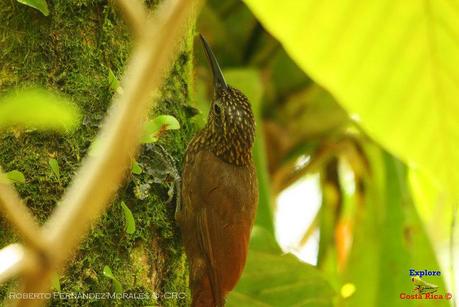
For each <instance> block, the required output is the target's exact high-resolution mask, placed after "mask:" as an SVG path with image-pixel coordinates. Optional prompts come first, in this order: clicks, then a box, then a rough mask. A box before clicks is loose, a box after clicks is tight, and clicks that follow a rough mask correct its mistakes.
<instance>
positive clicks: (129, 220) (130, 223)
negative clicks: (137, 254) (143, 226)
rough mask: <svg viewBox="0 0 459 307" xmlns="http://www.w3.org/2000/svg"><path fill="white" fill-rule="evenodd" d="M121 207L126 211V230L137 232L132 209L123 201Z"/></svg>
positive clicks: (129, 232)
mask: <svg viewBox="0 0 459 307" xmlns="http://www.w3.org/2000/svg"><path fill="white" fill-rule="evenodd" d="M121 208H123V212H124V221H125V222H126V232H127V233H128V234H130V235H131V234H133V233H134V232H135V220H134V216H133V215H132V212H131V209H129V207H128V206H126V204H125V203H124V201H122V202H121Z"/></svg>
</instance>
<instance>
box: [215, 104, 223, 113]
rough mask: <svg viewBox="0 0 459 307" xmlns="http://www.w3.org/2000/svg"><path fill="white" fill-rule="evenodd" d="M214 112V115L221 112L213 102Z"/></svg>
mask: <svg viewBox="0 0 459 307" xmlns="http://www.w3.org/2000/svg"><path fill="white" fill-rule="evenodd" d="M214 112H215V114H216V115H220V113H221V112H222V110H221V109H220V107H219V106H218V105H217V104H216V103H215V104H214Z"/></svg>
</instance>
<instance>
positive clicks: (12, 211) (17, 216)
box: [0, 174, 46, 252]
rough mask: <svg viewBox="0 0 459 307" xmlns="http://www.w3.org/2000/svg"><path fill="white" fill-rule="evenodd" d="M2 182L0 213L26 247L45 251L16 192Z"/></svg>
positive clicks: (40, 237) (36, 225) (36, 228)
mask: <svg viewBox="0 0 459 307" xmlns="http://www.w3.org/2000/svg"><path fill="white" fill-rule="evenodd" d="M1 176H3V174H1ZM2 181H3V178H2ZM2 181H0V211H3V213H4V214H5V217H6V218H7V220H8V221H9V222H10V224H11V225H12V226H13V227H14V228H15V229H16V231H17V232H18V234H19V235H20V236H21V238H22V239H23V240H24V242H25V243H26V244H27V245H28V246H30V247H32V248H35V249H38V250H39V251H41V252H44V251H45V250H46V249H45V248H44V240H43V238H42V236H41V231H40V228H39V226H38V224H37V223H36V221H35V219H34V217H33V216H32V214H31V213H30V210H29V209H28V208H27V207H26V205H25V204H24V203H23V202H22V200H21V198H20V197H19V195H18V193H17V192H16V190H15V189H14V188H13V187H12V186H11V185H10V184H9V183H5V182H2Z"/></svg>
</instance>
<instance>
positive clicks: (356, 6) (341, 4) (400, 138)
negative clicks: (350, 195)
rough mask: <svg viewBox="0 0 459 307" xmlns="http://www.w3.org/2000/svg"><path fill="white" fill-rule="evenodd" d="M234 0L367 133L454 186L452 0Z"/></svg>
mask: <svg viewBox="0 0 459 307" xmlns="http://www.w3.org/2000/svg"><path fill="white" fill-rule="evenodd" d="M244 1H245V3H247V5H248V6H249V7H250V9H251V10H252V11H253V12H254V13H255V15H256V16H257V17H258V18H259V20H260V21H261V22H262V23H263V25H264V26H265V27H266V28H267V29H268V30H269V31H270V32H271V33H272V34H273V35H274V36H275V37H276V38H277V39H279V41H280V42H281V43H282V44H283V46H284V47H285V49H286V50H287V52H288V53H289V54H290V56H291V57H292V58H293V59H294V60H295V61H296V62H297V63H298V65H299V66H300V67H301V68H303V70H304V71H305V72H307V73H308V74H309V75H310V76H311V77H312V78H313V79H314V80H315V81H317V82H318V83H319V84H321V85H322V86H324V87H325V88H327V89H328V90H329V91H330V92H331V93H332V94H333V95H334V96H335V97H336V98H337V99H338V101H339V102H340V103H341V104H342V105H343V106H344V107H345V108H346V109H347V110H348V111H349V112H350V113H351V114H352V115H355V116H354V118H356V119H357V120H358V121H360V124H361V126H362V127H363V128H364V129H365V130H366V131H367V132H368V133H369V134H370V135H371V136H372V137H373V138H374V139H375V140H377V141H378V142H380V143H381V144H382V145H383V146H385V147H386V148H387V149H388V150H389V151H391V152H392V153H394V154H396V155H397V156H398V157H400V158H401V159H403V160H404V161H407V162H409V163H410V165H417V166H419V167H420V168H422V169H424V170H425V171H426V172H427V173H428V174H429V175H430V176H432V177H435V178H437V177H438V178H439V179H440V181H441V182H442V183H443V184H444V185H445V186H447V187H449V188H450V190H452V191H454V192H455V193H456V196H457V195H459V191H458V187H459V172H458V171H457V170H458V169H459V151H458V150H457V148H458V147H459V120H458V118H459V103H458V100H457V97H459V1H458V0H435V1H432V0H426V1H415V0H403V1H399V0H378V1H358V0H345V1H343V0H328V1H319V0H304V1H296V0H286V1H282V3H281V4H280V3H279V1H275V0H244ZM285 78H288V76H285Z"/></svg>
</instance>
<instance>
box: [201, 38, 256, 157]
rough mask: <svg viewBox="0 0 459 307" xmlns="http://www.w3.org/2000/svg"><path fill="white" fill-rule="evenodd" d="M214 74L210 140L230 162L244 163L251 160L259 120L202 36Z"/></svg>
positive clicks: (217, 153) (209, 124)
mask: <svg viewBox="0 0 459 307" xmlns="http://www.w3.org/2000/svg"><path fill="white" fill-rule="evenodd" d="M201 40H202V43H203V45H204V50H205V52H206V55H207V58H208V60H209V63H210V67H211V69H212V74H213V84H214V95H213V98H212V103H211V108H210V110H209V117H208V120H207V126H206V128H205V129H206V130H207V135H208V140H207V141H208V142H209V143H210V145H211V149H212V151H213V152H214V153H215V154H216V155H217V156H219V157H221V158H223V159H224V160H226V161H227V162H230V163H235V164H243V162H244V160H246V159H251V150H252V146H253V142H254V138H255V120H254V116H253V112H252V108H251V106H250V102H249V100H248V99H247V97H246V96H245V95H244V94H243V93H242V92H241V91H240V90H238V89H236V88H234V87H232V86H230V85H228V84H227V83H226V81H225V78H224V76H223V73H222V71H221V69H220V66H219V65H218V62H217V59H216V58H215V55H214V54H213V52H212V50H211V49H210V47H209V44H208V43H207V41H206V40H205V38H204V37H203V36H202V35H201Z"/></svg>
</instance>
